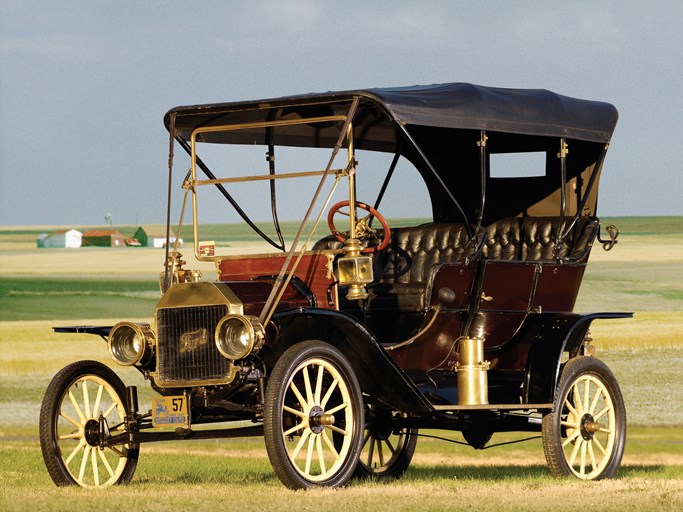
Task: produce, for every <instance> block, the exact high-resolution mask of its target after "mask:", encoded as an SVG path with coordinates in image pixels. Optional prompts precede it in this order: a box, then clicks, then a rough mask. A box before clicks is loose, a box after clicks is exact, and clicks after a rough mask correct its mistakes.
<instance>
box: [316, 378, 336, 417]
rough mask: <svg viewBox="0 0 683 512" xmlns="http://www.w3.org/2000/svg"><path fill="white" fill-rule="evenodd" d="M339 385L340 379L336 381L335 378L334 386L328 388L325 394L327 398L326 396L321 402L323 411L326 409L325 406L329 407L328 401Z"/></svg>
mask: <svg viewBox="0 0 683 512" xmlns="http://www.w3.org/2000/svg"><path fill="white" fill-rule="evenodd" d="M338 384H339V379H336V378H335V379H334V380H333V381H332V384H330V387H329V388H327V392H326V393H325V396H324V397H323V399H322V400H321V401H320V404H319V405H320V407H322V408H323V409H324V408H325V406H326V405H327V401H328V400H329V399H330V397H331V396H332V393H333V392H334V390H335V389H336V387H337V385H338Z"/></svg>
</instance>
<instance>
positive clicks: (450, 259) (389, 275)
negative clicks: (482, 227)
mask: <svg viewBox="0 0 683 512" xmlns="http://www.w3.org/2000/svg"><path fill="white" fill-rule="evenodd" d="M340 247H341V244H340V243H339V242H337V241H336V240H335V239H334V238H333V237H330V236H327V237H325V238H323V239H322V240H319V241H318V242H316V244H315V245H314V246H313V249H314V250H324V249H339V248H340ZM473 249H474V248H473V247H471V245H468V237H467V230H466V229H465V226H463V225H462V224H425V225H423V226H415V227H405V228H395V229H392V230H391V242H390V244H389V247H387V248H386V249H385V250H384V251H383V252H381V253H379V254H376V255H375V264H374V267H375V268H374V271H375V278H376V280H377V282H376V283H375V284H372V285H370V286H368V292H369V293H370V296H369V298H368V304H369V307H370V308H371V309H394V310H396V309H398V310H399V311H412V312H414V311H423V310H424V309H425V307H426V304H425V300H426V297H425V292H426V288H427V282H428V281H429V278H430V275H431V272H432V269H433V267H434V266H435V265H439V264H442V263H457V262H462V261H464V260H465V257H466V256H468V255H470V253H472V252H473ZM345 306H347V305H346V304H345V302H344V301H343V299H342V309H345ZM349 307H351V306H349Z"/></svg>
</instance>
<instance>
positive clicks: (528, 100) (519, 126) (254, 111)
mask: <svg viewBox="0 0 683 512" xmlns="http://www.w3.org/2000/svg"><path fill="white" fill-rule="evenodd" d="M354 97H359V98H360V100H361V102H360V105H359V110H358V113H357V115H356V119H354V124H355V125H356V126H357V127H358V130H357V133H363V134H366V139H367V140H366V144H363V137H361V140H360V146H359V147H362V146H363V145H365V146H366V147H367V148H368V149H376V150H386V151H389V150H393V148H394V145H393V143H392V144H391V145H390V146H391V147H385V146H386V143H388V142H390V141H392V142H393V140H394V136H393V132H394V130H395V123H400V124H402V125H409V126H410V125H413V126H424V127H431V128H446V129H452V128H455V129H472V130H490V131H496V132H506V133H514V134H520V135H535V136H548V137H566V138H569V139H575V140H583V141H589V142H598V143H606V142H609V140H610V138H611V136H612V132H613V130H614V127H615V125H616V122H617V118H618V114H617V110H616V108H614V106H612V105H610V104H609V103H603V102H598V101H589V100H581V99H577V98H572V97H569V96H563V95H561V94H557V93H554V92H551V91H548V90H545V89H505V88H498V87H485V86H481V85H474V84H467V83H449V84H434V85H419V86H411V87H394V88H376V89H361V90H356V91H342V92H326V93H318V94H304V95H297V96H285V97H281V98H275V99H265V100H256V101H247V102H236V103H216V104H207V105H195V106H184V107H176V108H173V109H171V110H170V111H169V112H168V113H167V114H166V116H165V118H164V122H165V124H166V127H167V128H168V127H169V126H170V116H171V115H172V114H175V115H176V129H177V130H178V132H179V134H180V135H181V136H182V137H183V138H185V139H186V140H187V139H189V137H190V134H191V132H192V131H193V130H194V129H196V128H198V127H200V126H217V125H223V124H239V123H249V122H263V121H266V120H272V119H273V118H274V117H275V118H277V117H278V116H282V117H286V116H287V115H290V116H291V115H292V114H293V113H294V112H296V113H298V114H299V115H301V116H307V115H339V114H344V113H346V111H347V110H348V107H349V105H350V102H351V101H352V99H353V98H354ZM307 107H308V108H307ZM277 109H280V110H279V113H277V114H274V112H275V111H276V110H277ZM382 118H384V119H382ZM387 121H388V122H389V124H393V125H394V127H393V128H390V127H389V126H383V125H385V124H386V123H387ZM304 126H306V125H304ZM382 128H384V129H382ZM387 130H388V131H387ZM260 131H263V130H260ZM303 131H304V130H303V129H299V130H296V129H294V128H293V129H288V130H287V131H286V132H287V133H288V134H289V136H290V137H289V138H287V137H286V136H284V133H283V136H284V137H283V138H282V139H281V140H279V141H278V143H281V144H292V145H304V146H308V145H311V144H312V142H310V141H309V142H308V143H306V142H305V141H304V140H303V139H302V138H301V137H303V136H304V135H306V134H304V133H303ZM317 131H318V133H317V135H318V137H317V138H315V137H314V140H317V141H318V142H317V143H316V144H315V145H324V144H321V143H320V142H321V139H320V137H321V136H322V138H323V139H326V138H327V137H326V136H325V135H326V134H325V133H324V130H320V129H318V130H317ZM389 131H390V132H392V134H390V133H389ZM254 135H255V134H254ZM308 135H310V134H308ZM247 139H248V140H245V137H244V133H242V134H241V135H236V134H234V133H233V134H232V136H230V135H226V134H223V135H222V136H220V137H205V138H204V139H203V140H205V141H206V142H218V143H263V140H259V139H262V137H258V136H254V137H247ZM332 139H334V140H336V136H333V137H332ZM198 140H199V139H198ZM328 142H329V141H328Z"/></svg>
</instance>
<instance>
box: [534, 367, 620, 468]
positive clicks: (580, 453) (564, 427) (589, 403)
mask: <svg viewBox="0 0 683 512" xmlns="http://www.w3.org/2000/svg"><path fill="white" fill-rule="evenodd" d="M625 441H626V409H625V407H624V400H623V398H622V395H621V391H620V390H619V385H618V384H617V381H616V379H615V378H614V375H613V374H612V372H611V371H610V369H609V368H608V367H607V365H605V364H604V363H603V362H602V361H600V360H599V359H595V358H594V357H576V358H573V359H570V360H569V361H568V362H567V364H565V366H564V369H563V370H562V374H561V376H560V383H559V385H558V388H557V395H556V401H555V407H554V409H553V411H552V412H550V413H548V414H546V415H545V416H544V417H543V450H544V452H545V457H546V461H547V462H548V466H549V468H550V472H551V474H552V475H553V476H566V475H574V476H576V477H577V478H580V479H582V480H599V479H601V478H611V477H612V476H614V475H615V474H616V472H617V469H618V468H619V464H620V463H621V457H622V455H623V453H624V444H625Z"/></svg>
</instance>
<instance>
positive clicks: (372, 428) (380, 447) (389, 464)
mask: <svg viewBox="0 0 683 512" xmlns="http://www.w3.org/2000/svg"><path fill="white" fill-rule="evenodd" d="M366 416H369V418H368V421H367V425H366V428H365V433H364V434H363V448H362V450H361V454H360V460H359V461H358V467H357V468H356V475H355V476H357V477H359V478H375V479H391V478H400V477H401V476H403V473H405V472H406V470H407V469H408V466H410V462H411V461H412V459H413V454H414V453H415V446H416V445H417V433H418V430H417V429H413V428H396V427H395V426H394V422H393V421H392V416H393V415H392V413H390V412H381V411H377V412H376V411H373V410H372V409H369V410H368V411H367V412H366Z"/></svg>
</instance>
